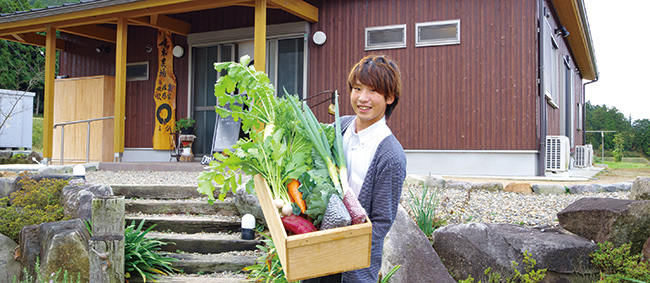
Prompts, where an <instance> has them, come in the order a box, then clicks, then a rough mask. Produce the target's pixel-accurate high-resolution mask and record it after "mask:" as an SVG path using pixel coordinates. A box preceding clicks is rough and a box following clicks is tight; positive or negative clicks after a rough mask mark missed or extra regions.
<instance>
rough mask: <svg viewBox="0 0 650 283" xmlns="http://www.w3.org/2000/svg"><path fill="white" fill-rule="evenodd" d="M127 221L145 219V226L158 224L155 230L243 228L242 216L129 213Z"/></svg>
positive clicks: (208, 231)
mask: <svg viewBox="0 0 650 283" xmlns="http://www.w3.org/2000/svg"><path fill="white" fill-rule="evenodd" d="M124 218H125V220H126V223H127V224H131V222H132V221H134V220H135V223H136V224H139V223H140V221H142V220H144V221H145V223H144V227H145V228H149V227H150V226H151V225H154V224H155V225H156V227H154V228H153V231H165V232H167V231H169V232H174V233H201V232H205V233H219V232H225V233H227V232H239V231H240V230H241V218H240V217H238V216H218V215H212V216H209V217H208V216H202V217H199V216H195V215H148V214H128V215H126V216H125V217H124Z"/></svg>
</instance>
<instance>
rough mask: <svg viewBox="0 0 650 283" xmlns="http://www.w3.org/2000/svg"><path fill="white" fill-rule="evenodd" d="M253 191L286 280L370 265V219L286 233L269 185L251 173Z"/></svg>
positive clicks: (312, 276) (259, 176) (307, 277)
mask: <svg viewBox="0 0 650 283" xmlns="http://www.w3.org/2000/svg"><path fill="white" fill-rule="evenodd" d="M255 191H256V192H257V197H258V198H259V201H260V205H261V206H262V211H263V212H264V218H266V223H267V224H268V226H269V230H270V231H271V237H272V238H273V242H274V243H275V248H276V249H277V252H278V256H279V257H280V261H281V262H282V268H283V269H284V273H285V275H286V277H287V279H288V280H289V281H290V282H291V281H297V280H303V279H309V278H314V277H319V276H323V275H328V274H335V273H339V272H344V271H350V270H355V269H360V268H366V267H368V266H370V247H371V244H372V223H370V220H368V221H366V223H362V224H356V225H351V226H346V227H341V228H335V229H328V230H324V231H316V232H311V233H306V234H301V235H293V236H287V232H286V231H285V230H284V226H283V225H282V220H281V219H280V215H279V214H278V212H277V209H276V208H275V205H273V200H272V197H271V191H270V189H269V186H268V184H267V183H266V180H264V178H263V177H262V176H261V175H256V176H255Z"/></svg>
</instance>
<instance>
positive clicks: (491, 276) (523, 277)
mask: <svg viewBox="0 0 650 283" xmlns="http://www.w3.org/2000/svg"><path fill="white" fill-rule="evenodd" d="M522 263H523V264H524V272H525V273H523V274H522V273H521V272H520V271H519V268H518V267H519V264H517V263H516V262H514V261H513V262H512V263H511V264H510V267H512V270H513V272H512V274H510V275H509V276H508V277H502V275H501V274H500V273H498V272H492V268H490V267H488V268H487V269H486V270H485V272H484V273H485V275H486V276H487V278H488V280H487V281H486V282H488V283H497V282H506V283H520V282H521V283H536V282H540V281H542V279H544V276H546V269H537V270H536V269H535V265H537V261H536V260H534V259H533V258H531V255H530V253H529V252H528V251H524V260H523V261H522ZM458 282H459V283H473V282H474V278H472V276H471V275H470V276H469V277H468V278H467V279H465V280H461V281H458ZM479 283H481V281H479Z"/></svg>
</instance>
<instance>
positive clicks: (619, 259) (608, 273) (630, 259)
mask: <svg viewBox="0 0 650 283" xmlns="http://www.w3.org/2000/svg"><path fill="white" fill-rule="evenodd" d="M630 247H631V244H624V245H621V246H620V247H618V248H614V244H612V243H611V242H605V243H598V250H597V251H596V252H594V253H593V254H591V255H590V256H591V262H593V263H594V264H595V265H596V266H597V267H598V269H600V281H598V282H624V281H625V280H627V281H634V280H640V281H643V282H650V266H649V265H648V263H646V262H644V261H643V255H641V254H635V255H631V254H630Z"/></svg>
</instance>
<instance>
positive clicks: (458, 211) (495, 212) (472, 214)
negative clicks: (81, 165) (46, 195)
mask: <svg viewBox="0 0 650 283" xmlns="http://www.w3.org/2000/svg"><path fill="white" fill-rule="evenodd" d="M198 175H199V172H165V171H91V172H88V174H87V175H86V179H87V180H88V181H89V182H94V183H103V184H167V185H197V184H198V182H197V179H196V178H197V177H198ZM454 180H456V179H454ZM462 181H467V182H470V183H480V182H485V181H489V182H493V181H495V180H494V179H490V180H482V179H469V178H468V179H462ZM519 181H521V180H519ZM506 182H512V180H509V181H504V184H505V183H506ZM596 182H597V181H596ZM531 183H537V182H531ZM589 183H593V181H592V182H589ZM573 184H576V183H573ZM409 190H411V191H412V192H413V193H414V195H415V196H419V197H421V196H422V187H421V186H420V187H418V186H408V187H405V188H404V191H403V193H402V205H403V206H404V207H405V208H407V209H408V207H409V206H408V205H409V199H410V197H409V192H408V191H409ZM628 196H629V192H614V193H584V194H562V195H537V194H518V193H509V192H486V191H471V192H470V191H469V190H464V189H442V190H440V191H439V192H438V199H439V205H438V207H437V209H436V215H437V216H438V217H441V218H443V219H445V220H446V222H447V224H454V223H467V222H485V223H512V224H519V225H524V226H527V227H536V226H551V227H556V226H558V221H557V216H556V214H557V213H558V212H559V211H561V210H562V209H564V208H565V207H567V206H568V205H569V204H571V203H573V202H575V201H576V200H578V199H580V198H585V197H599V198H605V197H607V198H619V199H627V198H628Z"/></svg>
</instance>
